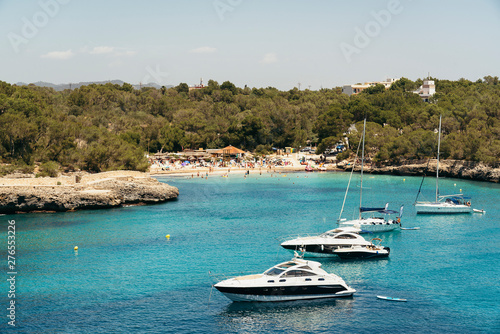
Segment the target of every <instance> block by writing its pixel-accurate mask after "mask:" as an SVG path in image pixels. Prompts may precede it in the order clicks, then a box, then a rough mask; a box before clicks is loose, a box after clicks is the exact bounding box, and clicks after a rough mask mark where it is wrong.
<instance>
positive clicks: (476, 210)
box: [472, 209, 486, 213]
mask: <svg viewBox="0 0 500 334" xmlns="http://www.w3.org/2000/svg"><path fill="white" fill-rule="evenodd" d="M472 211H474V212H476V213H486V211H484V210H480V209H472Z"/></svg>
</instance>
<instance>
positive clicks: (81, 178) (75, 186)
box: [0, 172, 179, 213]
mask: <svg viewBox="0 0 500 334" xmlns="http://www.w3.org/2000/svg"><path fill="white" fill-rule="evenodd" d="M178 195H179V190H178V189H177V188H176V187H173V186H169V185H168V184H165V183H160V182H159V181H158V180H156V179H153V178H151V177H149V176H148V175H147V174H144V173H139V172H107V173H99V174H87V175H81V174H80V175H72V176H69V177H60V178H40V179H29V178H28V179H26V178H24V179H13V178H2V179H0V213H19V212H47V211H49V212H53V211H73V210H81V209H97V208H111V207H117V206H121V205H127V204H131V205H133V204H148V203H160V202H165V201H168V200H171V199H175V198H177V196H178Z"/></svg>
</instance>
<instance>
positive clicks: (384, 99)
mask: <svg viewBox="0 0 500 334" xmlns="http://www.w3.org/2000/svg"><path fill="white" fill-rule="evenodd" d="M434 81H435V83H436V94H435V95H434V97H433V99H432V101H431V102H430V103H425V102H422V100H421V99H420V97H419V96H418V95H416V94H414V93H412V92H411V91H412V90H414V89H416V88H417V87H418V86H419V85H420V84H421V80H417V81H415V82H413V81H411V80H409V79H405V78H402V79H401V80H399V81H397V82H396V83H395V84H393V85H392V87H391V88H390V89H388V90H385V89H383V87H380V86H375V87H373V88H370V89H367V90H365V91H364V92H363V93H361V94H359V95H356V96H351V97H348V96H347V95H344V94H341V89H340V88H336V89H321V90H320V91H309V90H304V91H299V90H298V89H296V88H294V89H292V90H290V91H279V90H277V89H276V88H272V87H268V88H248V87H245V88H239V87H235V85H234V84H232V83H231V82H228V81H226V82H224V83H222V84H220V85H219V84H218V83H217V82H215V81H212V80H210V81H209V82H208V85H207V87H205V88H202V89H196V90H192V91H190V92H189V90H188V86H187V85H186V84H179V85H178V86H176V87H174V88H169V89H166V88H162V89H155V88H143V89H142V90H140V91H139V90H136V89H134V88H133V87H132V86H131V85H130V84H123V85H122V86H119V85H114V84H105V85H89V86H83V87H81V88H78V89H74V90H72V91H70V90H64V91H62V92H56V91H54V90H53V89H51V88H44V87H37V86H34V85H29V86H15V85H10V84H8V83H5V82H1V81H0V157H1V160H2V162H3V163H4V165H3V167H2V168H3V169H4V171H5V170H6V169H9V168H11V169H12V168H14V167H13V166H17V167H22V168H23V169H25V170H32V169H33V166H34V165H35V163H37V164H42V166H41V167H42V171H45V173H47V174H50V173H51V171H54V170H55V169H57V168H58V167H59V166H63V167H65V168H67V169H83V170H89V171H104V170H110V169H136V170H145V169H146V168H147V161H146V159H145V153H146V152H151V153H155V152H157V151H164V152H165V151H179V150H181V149H182V148H195V149H198V148H221V147H224V146H226V145H229V144H232V145H234V146H237V147H242V148H244V149H247V150H251V151H257V152H258V153H266V152H267V151H270V150H271V148H272V147H285V146H291V147H300V146H302V147H303V146H306V145H307V143H316V144H319V146H318V151H321V150H323V149H325V148H327V147H328V146H331V145H334V144H335V143H336V142H338V141H339V140H341V139H342V138H343V137H344V136H343V134H344V133H345V132H346V131H347V129H348V128H349V126H350V125H351V124H353V123H356V122H360V121H362V120H363V118H364V117H365V116H366V117H367V120H368V125H367V137H366V138H367V145H366V147H367V149H368V152H369V154H370V155H371V157H372V158H373V159H375V160H376V161H391V162H397V161H399V160H400V159H408V158H424V157H431V156H435V153H436V141H437V134H436V133H435V129H436V128H437V125H438V120H439V115H440V114H441V115H442V116H443V125H442V128H443V130H442V133H443V136H442V146H441V151H442V155H441V156H442V157H443V158H452V159H458V160H471V161H482V162H485V163H487V164H495V163H498V162H499V157H500V84H499V81H498V77H490V76H488V77H485V78H484V79H483V80H478V81H476V82H471V81H468V80H465V79H462V80H459V81H448V80H439V79H434ZM358 136H359V133H356V132H353V133H352V134H351V135H350V137H351V138H350V139H351V140H350V141H349V143H350V146H351V147H350V148H351V149H353V147H352V146H356V145H357V138H359V137H358ZM354 149H355V147H354ZM5 164H11V165H12V166H11V167H7V166H6V165H5Z"/></svg>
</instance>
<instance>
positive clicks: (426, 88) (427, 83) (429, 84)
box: [414, 80, 436, 102]
mask: <svg viewBox="0 0 500 334" xmlns="http://www.w3.org/2000/svg"><path fill="white" fill-rule="evenodd" d="M414 93H416V94H418V95H420V97H421V98H422V100H423V101H424V102H429V97H431V96H432V95H434V94H435V93H436V86H435V85H434V80H424V83H423V84H422V86H420V87H419V88H418V89H417V90H416V91H414Z"/></svg>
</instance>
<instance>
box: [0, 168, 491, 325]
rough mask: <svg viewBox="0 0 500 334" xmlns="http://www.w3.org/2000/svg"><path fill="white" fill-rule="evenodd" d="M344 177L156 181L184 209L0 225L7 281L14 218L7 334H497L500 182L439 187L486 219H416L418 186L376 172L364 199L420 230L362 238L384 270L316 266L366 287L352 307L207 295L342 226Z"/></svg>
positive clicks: (173, 206)
mask: <svg viewBox="0 0 500 334" xmlns="http://www.w3.org/2000/svg"><path fill="white" fill-rule="evenodd" d="M285 175H286V176H285ZM347 179H348V174H346V173H322V174H304V173H290V174H282V175H275V176H273V177H270V174H263V175H258V174H257V173H253V174H250V176H249V177H248V178H246V179H245V178H244V177H243V175H241V174H239V175H236V174H234V175H231V176H230V177H229V178H222V177H220V176H210V177H209V178H208V179H207V180H205V179H200V178H196V177H195V178H194V179H191V178H187V177H166V178H160V181H164V182H167V183H169V184H171V185H174V186H176V187H178V188H179V191H180V196H179V198H178V200H176V201H173V202H168V203H164V204H159V205H151V206H138V207H126V208H120V209H111V210H99V211H80V212H74V213H58V214H22V215H11V216H0V230H1V234H2V236H1V239H0V240H1V242H0V254H1V258H2V259H4V260H2V268H3V272H4V277H7V271H8V269H7V225H8V220H9V219H14V220H15V222H16V223H15V224H16V242H17V244H16V246H17V249H16V251H17V253H16V266H17V268H16V269H17V272H18V274H17V275H16V297H17V298H16V324H17V327H16V328H15V329H14V328H11V326H8V325H7V321H8V318H7V317H6V315H7V311H6V308H7V307H8V303H9V300H10V299H8V298H7V292H8V291H9V286H8V285H7V282H6V280H5V279H3V280H2V284H1V285H0V289H1V291H0V295H1V296H2V297H1V299H0V301H1V303H2V304H1V305H2V307H1V308H0V309H3V310H4V311H3V313H4V315H2V317H1V319H3V320H2V321H1V323H0V331H1V332H10V331H12V332H14V331H15V332H20V333H23V332H25V333H87V332H94V333H133V332H139V333H193V332H196V333H264V332H265V333H283V332H286V333H303V332H307V333H324V332H345V333H368V332H369V333H389V332H425V333H494V332H499V331H500V306H499V302H498V301H499V300H500V289H499V285H500V284H499V282H500V280H499V277H500V269H499V259H500V255H499V251H500V247H499V246H500V241H499V240H500V233H499V231H500V229H499V221H498V217H500V206H499V204H498V203H499V202H500V185H498V184H490V183H480V182H472V181H464V180H457V179H442V180H440V187H441V192H442V193H455V192H458V191H459V190H460V189H462V191H463V192H465V193H466V194H467V195H472V197H473V207H475V208H480V209H485V210H486V211H487V212H486V214H470V215H454V216H449V215H448V216H432V215H422V216H420V215H419V216H416V215H415V210H414V208H413V207H412V206H411V203H413V201H414V200H415V195H416V192H417V190H418V186H419V184H420V181H421V179H420V178H413V177H396V176H379V175H377V176H371V175H367V176H366V178H365V180H364V182H363V189H364V191H363V200H364V203H365V204H366V205H383V204H385V202H390V206H389V208H392V209H396V210H397V209H398V208H399V206H400V205H401V204H404V205H405V215H404V217H403V220H402V222H403V226H406V227H414V226H418V227H420V230H414V231H395V232H389V233H383V234H375V235H372V236H367V238H370V237H381V238H382V239H383V243H382V244H383V245H385V246H389V247H390V248H391V255H390V258H389V259H387V260H374V261H341V260H337V259H327V260H324V259H322V260H321V261H322V263H323V268H324V269H325V270H327V271H328V272H333V273H336V274H339V275H340V276H342V277H343V278H344V280H345V281H346V282H347V283H348V284H349V285H350V286H352V287H353V288H355V289H356V290H357V293H356V294H355V295H354V297H353V298H349V299H339V300H334V299H333V300H316V301H314V300H312V301H296V302H284V303H250V304H241V303H231V302H230V301H229V300H228V299H227V298H225V297H224V296H223V295H221V294H220V293H219V292H218V291H217V290H215V289H213V291H212V290H211V285H212V284H213V283H215V279H214V278H213V276H214V275H215V276H222V275H224V274H238V273H256V272H262V271H264V270H265V269H267V268H269V267H271V266H272V265H274V264H276V263H278V262H281V261H285V260H288V259H289V258H291V255H290V253H288V252H287V251H285V250H283V249H281V247H280V246H279V243H280V242H279V240H278V239H279V238H280V237H285V236H287V235H291V234H299V233H308V232H311V233H320V232H324V231H325V230H328V229H331V228H333V227H335V221H336V219H337V218H338V214H339V211H340V207H341V204H342V200H343V196H344V191H345V187H346V185H347ZM356 186H357V185H356V181H354V182H353V184H352V191H351V192H350V193H349V196H348V201H347V208H346V213H347V214H345V215H344V217H345V218H351V217H352V216H353V215H354V214H355V212H356V208H357V205H358V201H359V192H358V188H357V187H356ZM433 187H434V183H433V180H432V179H431V178H429V179H426V181H425V185H424V194H425V195H426V197H429V198H432V196H433ZM167 234H170V235H171V238H170V239H167V238H165V235H167ZM74 246H78V247H79V249H78V251H77V252H75V251H74V250H73V248H74ZM209 271H210V272H211V274H212V275H210V274H209ZM376 295H386V296H392V297H399V298H406V299H408V302H407V303H395V302H388V301H382V300H378V299H376Z"/></svg>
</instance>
